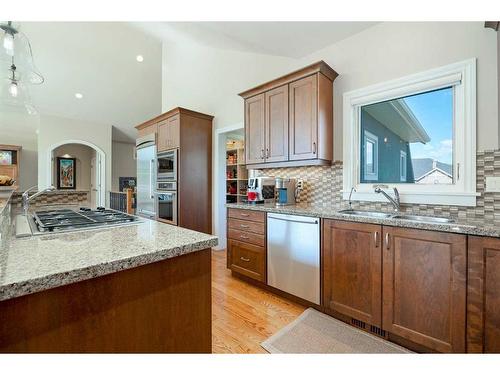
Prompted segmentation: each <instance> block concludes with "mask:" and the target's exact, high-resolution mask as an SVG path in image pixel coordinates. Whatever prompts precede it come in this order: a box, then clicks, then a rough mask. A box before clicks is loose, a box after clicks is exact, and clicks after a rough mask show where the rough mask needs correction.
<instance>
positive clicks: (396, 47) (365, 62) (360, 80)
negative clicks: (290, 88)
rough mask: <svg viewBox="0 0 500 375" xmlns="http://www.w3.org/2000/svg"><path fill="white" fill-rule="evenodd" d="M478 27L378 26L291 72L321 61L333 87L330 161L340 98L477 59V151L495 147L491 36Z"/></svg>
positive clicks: (338, 139) (338, 141)
mask: <svg viewBox="0 0 500 375" xmlns="http://www.w3.org/2000/svg"><path fill="white" fill-rule="evenodd" d="M492 31H493V30H491V29H485V28H484V22H404V23H403V22H384V23H381V24H377V25H375V26H373V27H371V28H369V29H366V30H364V31H362V32H360V33H358V34H355V35H353V36H351V37H350V38H347V39H344V40H342V41H340V42H338V43H336V44H333V45H331V46H329V47H327V48H324V49H322V50H320V51H317V52H315V53H313V54H311V55H309V56H307V57H305V58H303V59H300V60H299V61H296V63H295V66H294V68H300V67H301V66H305V65H307V64H309V63H311V62H314V61H318V60H324V61H325V62H326V63H328V64H329V65H330V66H331V67H332V68H334V69H335V70H336V71H337V73H339V77H337V79H336V80H335V82H334V109H335V110H334V124H335V132H334V139H335V141H334V156H335V159H338V160H341V159H342V95H343V93H344V92H346V91H350V90H354V89H358V88H361V87H365V86H368V85H372V84H376V83H379V82H383V81H387V80H390V79H395V78H399V77H402V76H405V75H409V74H412V73H417V72H421V71H425V70H428V69H432V68H436V67H439V66H443V65H446V64H450V63H453V62H457V61H462V60H465V59H469V58H471V57H476V58H477V146H478V150H489V149H496V148H498V146H499V136H500V134H499V129H498V124H499V122H498V120H499V119H498V109H499V101H498V97H499V96H498V82H499V81H498V79H497V75H498V72H497V59H498V55H497V35H496V33H495V32H492Z"/></svg>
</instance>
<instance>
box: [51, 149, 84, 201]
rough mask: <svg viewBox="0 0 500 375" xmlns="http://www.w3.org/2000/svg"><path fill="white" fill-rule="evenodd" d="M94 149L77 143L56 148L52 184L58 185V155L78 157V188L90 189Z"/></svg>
mask: <svg viewBox="0 0 500 375" xmlns="http://www.w3.org/2000/svg"><path fill="white" fill-rule="evenodd" d="M92 151H93V149H92V148H90V147H88V146H85V145H81V144H75V143H69V144H65V145H63V146H59V147H57V148H56V149H55V150H54V153H53V156H54V161H53V163H54V167H53V177H52V185H54V186H57V159H56V158H57V157H71V158H75V159H76V190H85V191H90V178H91V176H90V160H91V158H92Z"/></svg>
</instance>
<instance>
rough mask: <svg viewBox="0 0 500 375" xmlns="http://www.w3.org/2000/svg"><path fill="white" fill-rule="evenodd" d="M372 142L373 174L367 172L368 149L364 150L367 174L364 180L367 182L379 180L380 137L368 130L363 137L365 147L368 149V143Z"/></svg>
mask: <svg viewBox="0 0 500 375" xmlns="http://www.w3.org/2000/svg"><path fill="white" fill-rule="evenodd" d="M367 140H368V141H370V142H371V143H372V144H373V173H368V172H367V170H366V167H367V160H366V148H365V150H364V153H365V173H364V178H365V180H367V181H377V180H378V137H377V136H376V135H375V134H373V133H370V132H369V131H368V130H365V132H364V135H363V145H364V147H366V141H367Z"/></svg>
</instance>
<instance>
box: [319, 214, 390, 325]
mask: <svg viewBox="0 0 500 375" xmlns="http://www.w3.org/2000/svg"><path fill="white" fill-rule="evenodd" d="M381 231H382V227H381V226H380V225H371V224H358V223H348V222H342V221H334V220H325V221H324V223H323V246H322V253H323V305H324V306H325V307H327V308H329V309H331V310H335V311H338V312H339V313H341V314H344V315H347V316H349V317H353V318H355V319H359V320H361V321H363V322H365V323H368V324H372V325H375V326H377V327H380V326H381V315H382V253H381V245H380V242H381V241H380V239H381Z"/></svg>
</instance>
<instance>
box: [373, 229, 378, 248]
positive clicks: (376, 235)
mask: <svg viewBox="0 0 500 375" xmlns="http://www.w3.org/2000/svg"><path fill="white" fill-rule="evenodd" d="M373 240H374V241H375V247H378V231H377V232H375V233H374V234H373Z"/></svg>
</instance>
